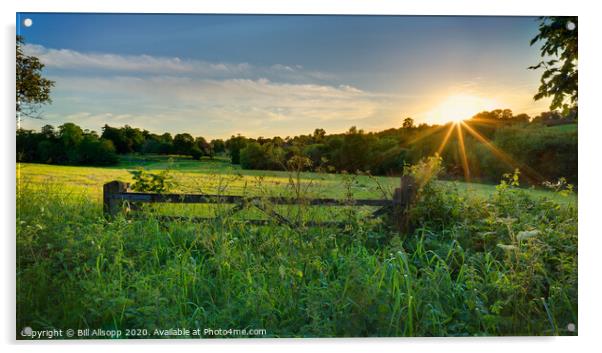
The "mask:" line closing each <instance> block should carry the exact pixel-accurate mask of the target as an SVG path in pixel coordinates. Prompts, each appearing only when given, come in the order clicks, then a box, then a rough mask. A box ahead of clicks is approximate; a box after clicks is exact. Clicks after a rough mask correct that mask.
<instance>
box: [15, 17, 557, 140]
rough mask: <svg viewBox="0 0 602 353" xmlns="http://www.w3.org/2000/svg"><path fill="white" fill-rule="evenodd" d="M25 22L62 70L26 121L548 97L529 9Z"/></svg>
mask: <svg viewBox="0 0 602 353" xmlns="http://www.w3.org/2000/svg"><path fill="white" fill-rule="evenodd" d="M25 18H30V19H32V21H33V25H32V26H31V27H25V26H24V25H23V20H24V19H25ZM17 23H18V32H19V33H20V34H21V35H23V36H24V37H25V39H26V42H27V46H26V48H25V49H26V52H27V53H29V54H32V55H36V56H37V57H39V58H40V59H41V60H42V62H44V63H45V64H46V75H47V76H48V77H50V78H51V79H52V80H54V81H56V87H55V89H54V91H53V93H52V98H53V104H52V105H50V106H47V107H45V108H44V116H45V119H44V120H43V121H33V120H25V121H23V123H22V126H23V127H25V128H38V127H40V126H42V125H44V124H47V123H50V124H54V125H60V124H62V123H64V122H67V121H71V122H75V123H77V124H79V125H81V126H82V127H85V128H88V129H93V130H96V131H99V130H100V127H101V126H102V125H104V124H105V123H108V124H109V125H118V126H121V125H124V124H130V125H132V126H136V127H141V128H146V129H148V130H151V131H154V132H163V131H169V132H172V133H178V132H190V133H193V134H194V135H202V136H206V137H210V138H215V137H228V136H230V135H232V134H235V133H241V134H244V135H247V136H255V137H256V136H273V135H281V136H287V135H296V134H301V133H309V132H311V131H313V129H315V128H317V127H321V128H325V129H326V130H327V131H328V132H342V131H345V130H347V129H348V128H349V127H350V126H352V125H355V126H357V127H359V128H363V129H365V130H368V131H371V130H379V129H384V128H389V127H394V126H399V125H400V124H401V121H402V120H403V118H405V117H406V116H412V117H414V118H415V119H416V120H417V121H419V122H422V121H424V122H429V123H437V122H445V121H447V120H449V119H450V118H456V117H453V116H452V115H454V114H468V115H469V114H471V113H473V111H475V110H476V111H478V110H481V109H493V108H510V109H513V110H514V111H515V112H519V113H520V112H526V113H529V114H532V115H535V114H537V113H539V112H541V111H543V110H546V107H547V102H546V101H541V102H534V101H533V100H532V96H533V94H534V93H535V92H536V90H537V86H538V79H539V75H540V73H538V72H534V71H531V70H527V67H528V66H529V65H532V64H534V63H536V62H538V60H539V57H538V47H537V46H533V47H530V46H529V40H530V39H531V38H532V37H533V36H534V35H535V34H536V32H537V21H536V18H533V17H435V16H431V17H405V16H269V15H257V16H249V15H244V16H243V15H240V16H236V15H128V14H44V13H33V14H32V13H22V14H18V15H17ZM476 111H475V112H476ZM467 117H468V116H467Z"/></svg>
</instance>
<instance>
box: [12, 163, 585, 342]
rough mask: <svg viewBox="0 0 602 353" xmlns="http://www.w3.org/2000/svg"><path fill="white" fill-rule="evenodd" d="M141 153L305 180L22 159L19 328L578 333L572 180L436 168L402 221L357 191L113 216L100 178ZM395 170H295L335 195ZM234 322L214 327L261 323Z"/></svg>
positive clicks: (394, 182)
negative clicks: (369, 208)
mask: <svg viewBox="0 0 602 353" xmlns="http://www.w3.org/2000/svg"><path fill="white" fill-rule="evenodd" d="M136 166H143V167H145V168H147V169H149V170H162V169H165V168H170V169H171V170H172V174H173V176H174V180H175V181H176V182H177V186H176V191H184V192H211V193H213V192H222V193H224V194H241V193H251V194H252V193H261V192H268V193H274V194H281V193H287V192H290V185H291V181H290V178H291V177H293V179H292V180H293V182H295V178H294V175H289V174H287V173H286V172H264V171H246V170H245V171H243V170H240V169H238V168H233V167H232V166H230V165H229V164H228V163H227V162H225V161H223V160H215V161H201V162H198V161H193V160H189V159H184V158H177V159H175V160H174V161H173V162H169V161H168V160H167V159H166V158H164V157H152V158H145V159H140V158H139V157H135V156H131V157H129V158H127V159H125V160H123V161H122V163H121V164H120V165H119V166H117V167H112V168H95V167H71V166H50V165H40V164H18V165H17V180H18V190H17V207H18V212H17V328H18V331H19V330H20V328H22V327H26V326H29V327H32V328H33V329H35V330H43V329H63V330H65V329H68V328H72V329H83V328H90V329H104V330H119V332H120V336H119V337H118V338H140V337H145V338H159V337H164V336H161V335H157V334H156V333H155V332H156V331H155V330H164V329H168V328H177V327H181V328H189V329H195V328H200V329H203V328H211V329H225V330H228V329H233V330H242V329H245V330H251V329H260V330H265V332H264V331H261V332H262V333H261V334H260V336H261V337H348V336H355V337H357V336H482V335H573V334H576V333H577V329H572V328H570V327H577V326H571V324H572V325H577V324H578V318H577V203H576V200H577V199H576V196H575V195H569V196H562V195H560V194H557V193H553V192H549V191H543V190H530V189H521V188H516V187H513V186H511V185H508V184H501V185H499V186H498V187H496V186H493V185H479V184H467V183H459V182H449V181H434V182H432V183H429V184H427V185H426V186H425V187H424V189H423V190H422V191H421V193H420V198H419V200H418V202H417V204H416V205H415V207H414V208H413V209H412V213H411V217H412V224H413V230H412V231H411V232H410V233H408V234H399V233H398V232H397V231H396V230H395V229H391V228H389V227H387V226H386V224H383V223H380V222H373V221H370V220H367V219H366V218H365V212H363V211H362V210H357V209H356V208H353V207H346V208H345V207H344V208H343V209H342V210H340V213H341V214H343V215H344V216H345V219H346V220H347V221H348V226H347V227H345V229H337V228H328V227H303V228H289V227H287V226H282V225H279V224H277V223H273V224H270V225H267V226H251V225H245V224H242V223H239V222H232V219H230V218H224V219H217V220H215V221H212V222H206V223H203V224H193V223H188V222H185V221H174V222H170V223H167V224H166V223H162V222H160V221H159V220H158V219H157V218H155V217H154V215H155V213H153V212H150V211H149V212H148V217H146V218H145V219H141V220H128V219H125V218H124V217H123V216H121V215H120V216H118V217H116V218H111V219H105V218H104V217H103V216H102V212H101V190H102V185H103V184H104V183H105V182H107V181H110V180H123V181H129V180H131V179H130V174H129V173H128V170H130V169H132V168H134V167H136ZM418 169H419V168H418ZM418 169H417V170H418ZM398 181H399V179H398V178H386V177H378V178H371V177H369V176H358V177H354V176H348V175H333V174H315V173H302V174H301V176H300V183H301V185H305V186H309V187H308V189H307V193H308V194H310V195H312V196H329V197H341V198H343V197H349V195H350V194H352V196H353V197H354V198H360V197H361V198H381V197H382V194H383V190H385V193H386V192H390V191H391V190H392V188H394V187H397V186H398ZM379 185H380V186H379ZM168 206H169V205H168ZM184 207H191V206H184ZM170 210H171V211H178V212H182V211H183V208H179V209H175V208H172V209H170ZM299 212H305V210H300V211H299ZM318 214H319V215H321V216H322V217H326V218H331V217H335V216H336V217H338V216H340V215H329V214H326V213H324V212H322V211H318ZM305 216H306V217H308V218H312V219H313V218H314V215H313V214H305ZM132 329H137V330H140V331H133V332H132V331H131V330H132ZM232 332H234V333H232V334H230V335H222V336H219V337H257V336H256V335H254V334H252V333H249V331H246V333H244V332H242V331H232ZM17 337H18V338H21V337H20V335H19V334H18V332H17ZM197 337H198V336H197ZM203 337H215V336H210V335H204V336H203Z"/></svg>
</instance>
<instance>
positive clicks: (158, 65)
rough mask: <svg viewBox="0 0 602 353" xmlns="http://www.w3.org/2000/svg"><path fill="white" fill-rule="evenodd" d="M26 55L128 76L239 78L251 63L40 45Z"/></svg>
mask: <svg viewBox="0 0 602 353" xmlns="http://www.w3.org/2000/svg"><path fill="white" fill-rule="evenodd" d="M23 52H24V53H26V54H27V55H34V56H36V57H38V58H39V59H40V61H42V63H44V64H45V65H46V66H47V67H49V68H58V69H69V70H82V69H86V70H109V71H125V72H129V73H134V72H139V73H172V74H178V73H183V74H186V73H195V74H201V75H203V74H204V75H215V74H219V75H240V74H242V73H245V72H248V71H249V70H250V69H251V66H250V65H249V64H248V63H238V64H229V63H211V62H206V61H199V60H186V59H180V58H178V57H156V56H151V55H118V54H105V53H82V52H78V51H75V50H70V49H52V48H46V47H44V46H41V45H37V44H25V45H24V46H23Z"/></svg>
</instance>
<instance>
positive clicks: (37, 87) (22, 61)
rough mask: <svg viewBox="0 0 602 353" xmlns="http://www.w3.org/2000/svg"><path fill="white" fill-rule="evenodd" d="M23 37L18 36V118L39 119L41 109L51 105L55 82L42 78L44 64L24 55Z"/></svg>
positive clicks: (33, 57)
mask: <svg viewBox="0 0 602 353" xmlns="http://www.w3.org/2000/svg"><path fill="white" fill-rule="evenodd" d="M23 44H24V40H23V37H21V36H17V70H16V74H17V75H16V76H17V82H16V93H17V95H16V98H17V118H19V117H20V116H21V117H28V118H34V119H39V118H40V115H39V109H40V107H41V106H42V105H43V104H48V103H51V102H52V100H51V99H50V89H51V88H52V87H53V86H54V82H53V81H50V80H48V79H46V78H44V77H42V69H44V64H42V63H41V62H40V60H39V59H38V58H36V57H35V56H29V55H25V54H24V53H23V48H22V46H23Z"/></svg>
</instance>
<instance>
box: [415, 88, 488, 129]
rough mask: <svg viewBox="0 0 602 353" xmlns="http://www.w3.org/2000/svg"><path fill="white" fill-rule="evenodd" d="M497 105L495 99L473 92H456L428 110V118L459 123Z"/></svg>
mask: <svg viewBox="0 0 602 353" xmlns="http://www.w3.org/2000/svg"><path fill="white" fill-rule="evenodd" d="M497 105H498V104H497V102H496V101H495V100H493V99H488V98H483V97H479V96H476V95H471V94H454V95H451V96H448V97H447V98H445V99H444V100H443V101H441V102H439V103H438V104H437V105H436V106H435V108H433V109H432V110H431V111H430V112H428V114H427V119H428V120H429V121H431V122H432V123H439V124H445V123H448V122H454V123H458V122H461V121H463V120H466V119H470V118H471V117H472V116H474V115H475V114H477V113H479V112H482V111H485V110H493V109H496V106H497Z"/></svg>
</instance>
